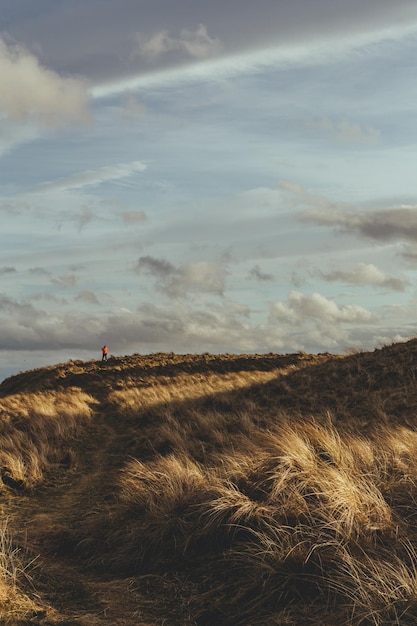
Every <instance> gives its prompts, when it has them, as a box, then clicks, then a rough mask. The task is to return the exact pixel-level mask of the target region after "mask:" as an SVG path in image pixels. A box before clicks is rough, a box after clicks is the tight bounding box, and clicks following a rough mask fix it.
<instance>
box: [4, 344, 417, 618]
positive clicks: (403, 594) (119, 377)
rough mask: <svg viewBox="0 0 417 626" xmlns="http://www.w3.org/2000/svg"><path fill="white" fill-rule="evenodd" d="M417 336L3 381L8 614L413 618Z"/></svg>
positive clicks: (136, 362) (65, 370)
mask: <svg viewBox="0 0 417 626" xmlns="http://www.w3.org/2000/svg"><path fill="white" fill-rule="evenodd" d="M416 372H417V340H412V341H409V342H408V343H405V344H394V345H392V346H387V347H385V348H383V349H380V350H375V351H374V352H361V353H355V354H350V355H344V356H341V355H330V354H319V355H308V354H304V353H299V354H287V355H277V354H267V355H230V354H223V355H209V354H204V355H176V354H152V355H147V356H142V355H132V356H126V357H112V358H110V359H109V361H108V362H104V363H101V362H99V361H88V362H82V361H75V362H69V363H63V364H58V365H56V366H52V367H48V368H40V369H37V370H33V371H30V372H24V373H21V374H19V375H17V376H14V377H11V378H9V379H7V380H5V381H3V383H2V384H1V385H0V478H1V480H0V497H1V510H2V518H1V519H2V522H1V527H0V540H1V546H0V622H1V623H2V624H14V625H19V624H20V625H21V626H23V624H25V625H26V624H44V625H45V626H51V625H55V624H66V625H72V624H79V625H84V626H87V625H88V626H110V625H111V626H127V625H129V626H130V625H135V626H162V625H164V626H187V625H189V626H191V625H194V626H269V625H280V626H298V625H300V624H304V625H306V626H309V625H310V626H312V625H314V626H318V625H319V626H335V625H336V624H337V625H338V626H341V625H342V624H351V625H354V626H356V625H357V626H359V625H362V626H368V625H369V626H371V625H372V626H382V625H387V624H400V625H404V626H407V625H410V626H411V624H415V623H416V622H417V551H416V548H415V546H416V540H417V526H416V524H417V508H416V498H417V428H416V427H417V388H416Z"/></svg>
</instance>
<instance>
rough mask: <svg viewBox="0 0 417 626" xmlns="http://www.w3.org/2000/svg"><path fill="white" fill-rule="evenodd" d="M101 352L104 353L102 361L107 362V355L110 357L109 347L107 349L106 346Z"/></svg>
mask: <svg viewBox="0 0 417 626" xmlns="http://www.w3.org/2000/svg"><path fill="white" fill-rule="evenodd" d="M101 352H102V357H101V360H102V361H107V355H108V353H109V349H108V347H107V346H106V345H104V346H103V347H102V349H101Z"/></svg>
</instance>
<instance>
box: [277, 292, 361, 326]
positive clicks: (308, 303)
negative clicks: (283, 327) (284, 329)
mask: <svg viewBox="0 0 417 626" xmlns="http://www.w3.org/2000/svg"><path fill="white" fill-rule="evenodd" d="M271 313H272V315H273V317H275V318H276V319H277V320H282V321H284V322H287V323H290V324H291V325H299V324H300V323H303V322H305V321H312V320H313V321H318V322H320V323H325V324H327V323H329V322H330V323H339V322H347V323H368V322H370V321H372V314H371V312H370V311H368V310H367V309H365V308H363V307H362V306H359V305H357V304H346V305H343V306H338V305H337V304H336V302H334V301H333V300H329V299H328V298H325V297H324V296H322V295H321V294H319V293H312V294H309V295H305V294H303V293H301V292H299V291H292V292H291V293H290V295H289V297H288V303H283V302H277V303H275V304H274V305H273V307H272V310H271Z"/></svg>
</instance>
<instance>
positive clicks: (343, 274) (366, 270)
mask: <svg viewBox="0 0 417 626" xmlns="http://www.w3.org/2000/svg"><path fill="white" fill-rule="evenodd" d="M322 277H323V278H324V279H325V280H327V281H338V280H341V281H344V282H346V283H349V284H350V285H373V286H375V287H385V288H387V289H392V290H393V291H404V289H405V288H406V286H407V285H408V280H406V279H404V278H396V277H394V276H387V275H386V274H385V273H384V272H383V271H382V270H380V269H379V268H378V267H376V265H373V264H372V263H369V264H367V263H358V265H356V266H355V267H354V268H353V269H351V270H335V271H333V272H329V273H323V274H322Z"/></svg>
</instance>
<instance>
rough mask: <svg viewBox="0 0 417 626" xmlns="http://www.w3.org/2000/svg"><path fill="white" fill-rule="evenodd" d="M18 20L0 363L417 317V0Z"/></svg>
mask: <svg viewBox="0 0 417 626" xmlns="http://www.w3.org/2000/svg"><path fill="white" fill-rule="evenodd" d="M0 16H1V19H0V75H1V77H2V81H1V82H0V160H1V169H0V172H1V174H0V213H1V243H2V245H1V248H0V322H1V327H2V332H1V334H0V379H1V378H3V377H5V376H8V375H10V374H12V373H15V372H17V371H20V370H25V369H30V368H33V367H37V366H41V365H44V364H50V363H54V362H58V361H63V360H68V359H77V358H82V359H90V358H98V357H100V347H101V345H103V343H106V344H107V345H108V346H109V350H110V353H111V354H115V355H122V354H130V353H134V352H141V353H149V352H156V351H175V352H198V353H199V352H205V351H208V352H216V353H222V352H238V353H243V352H296V351H299V350H305V351H307V352H323V351H331V352H343V351H346V350H351V349H366V350H368V349H373V348H375V347H379V346H381V345H383V344H385V343H391V342H392V341H404V340H407V339H408V338H411V337H413V336H415V335H416V331H417V317H416V314H415V311H416V304H417V303H416V268H417V193H416V191H417V190H416V180H415V163H416V160H417V138H416V137H415V136H414V135H415V133H414V128H415V127H416V124H415V122H416V115H417V114H416V112H415V102H416V101H417V97H416V96H417V83H416V80H415V77H416V70H417V61H416V59H417V3H416V2H415V1H414V0H412V1H411V0H410V1H406V0H397V1H396V2H395V3H393V2H392V1H388V0H351V1H350V2H349V3H347V2H342V1H339V0H293V1H292V2H286V1H284V0H282V1H281V0H259V1H258V2H256V3H253V2H250V1H249V0H239V2H237V0H221V1H220V0H213V1H212V2H209V3H208V2H200V0H153V2H152V3H151V2H145V1H138V0H119V1H118V2H117V3H116V2H114V1H113V0H87V1H86V0H71V1H70V0H37V1H36V2H33V0H14V2H13V3H11V2H6V1H5V0H0Z"/></svg>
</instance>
